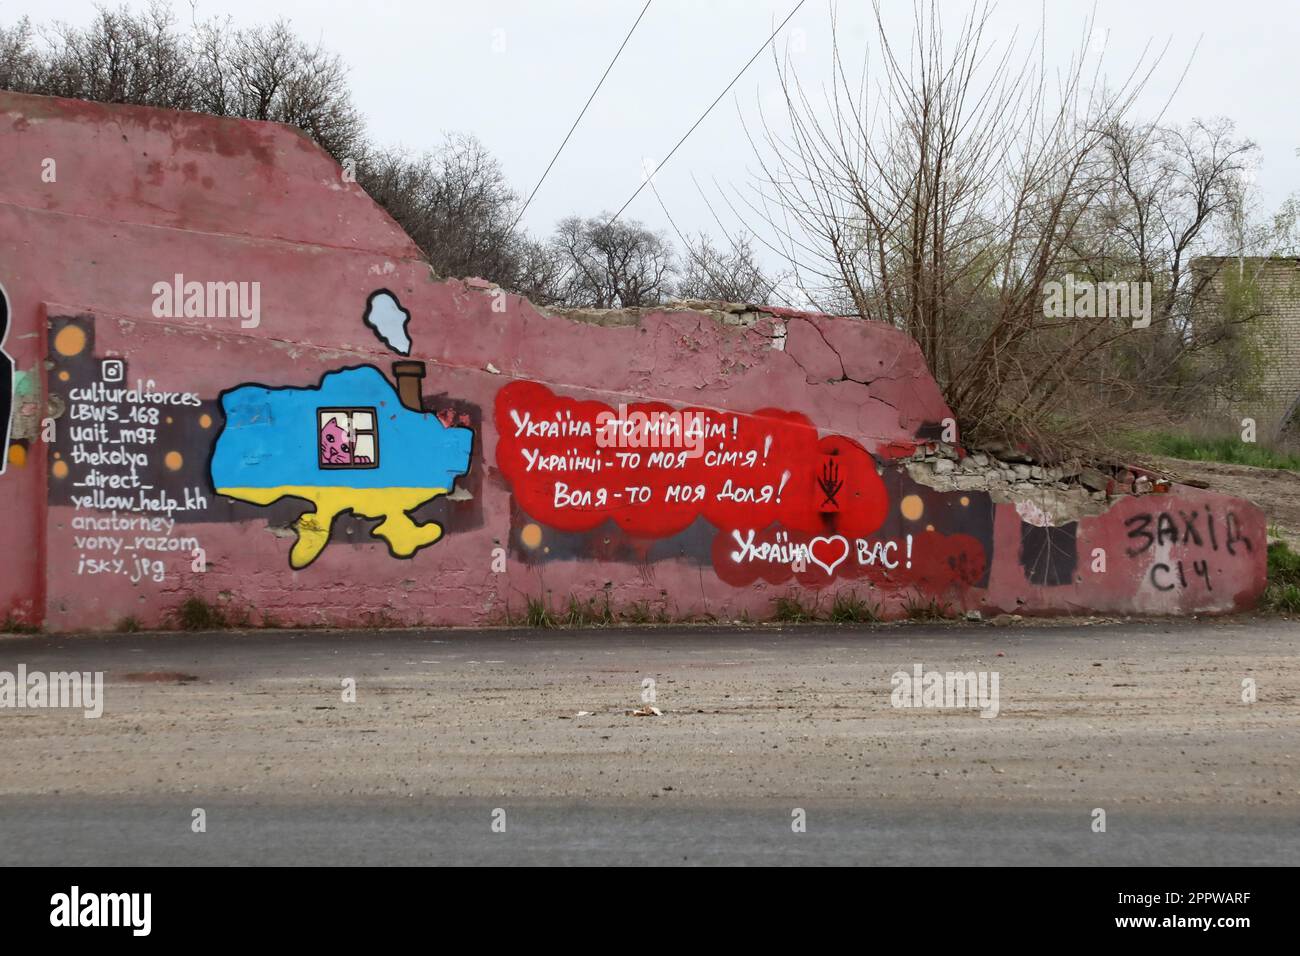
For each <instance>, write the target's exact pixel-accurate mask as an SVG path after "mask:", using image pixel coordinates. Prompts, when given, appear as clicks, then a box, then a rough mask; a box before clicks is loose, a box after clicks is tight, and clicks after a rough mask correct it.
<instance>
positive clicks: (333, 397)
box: [211, 289, 474, 569]
mask: <svg viewBox="0 0 1300 956" xmlns="http://www.w3.org/2000/svg"><path fill="white" fill-rule="evenodd" d="M409 319H410V313H408V312H407V311H406V310H405V309H403V308H402V307H401V305H400V303H399V302H398V301H397V298H396V296H394V295H393V294H392V293H391V292H388V291H387V290H383V289H381V290H378V291H376V292H374V293H372V294H371V295H370V297H369V299H368V300H367V302H366V310H365V314H364V321H365V323H366V325H367V326H368V327H370V329H371V330H372V331H373V332H374V333H375V335H376V336H377V337H378V338H379V339H380V340H381V341H382V342H384V344H385V345H387V346H388V348H390V349H391V350H392V351H394V352H397V353H398V354H400V355H407V354H409V353H410V348H411V342H410V339H409V337H408V336H407V333H406V325H407V322H408V321H409ZM395 369H397V370H398V372H399V387H394V385H393V384H392V383H390V382H389V380H388V379H387V378H386V377H385V376H384V374H383V373H382V372H381V371H379V369H377V368H375V367H374V366H371V365H359V366H354V367H350V368H344V369H338V370H336V371H332V372H327V373H325V374H324V375H323V376H322V378H321V381H320V384H319V385H317V386H314V387H306V388H302V387H292V386H282V387H275V388H273V387H269V386H265V385H255V384H250V385H240V386H238V387H236V388H232V389H229V390H227V391H225V392H223V393H222V394H221V399H220V404H221V411H222V413H223V414H224V416H225V425H224V427H223V428H222V429H221V431H220V433H219V434H218V435H217V438H216V445H215V448H214V449H213V453H212V464H211V477H212V485H213V487H214V488H215V489H216V491H217V493H218V494H220V495H224V496H226V497H228V498H233V499H235V500H237V501H245V502H249V503H251V504H255V505H270V504H272V503H274V502H277V501H279V500H281V499H283V498H299V499H302V500H304V501H307V502H309V503H311V505H312V506H313V509H312V510H310V511H308V512H306V513H304V514H302V515H301V516H299V518H298V519H297V520H296V521H295V522H294V525H293V527H294V531H295V533H296V535H297V540H296V541H295V543H294V545H293V548H292V550H291V551H290V552H289V564H290V566H291V567H293V568H294V569H300V568H305V567H307V566H308V565H309V564H311V563H312V562H313V561H315V560H316V558H317V557H319V556H320V554H321V552H322V551H323V550H324V549H325V546H326V544H327V543H328V542H329V538H330V531H331V530H332V528H333V527H334V522H335V519H336V518H337V517H338V516H339V515H340V514H342V513H344V512H352V513H353V514H356V515H360V516H362V517H366V518H379V519H382V520H381V521H380V523H379V524H378V525H377V526H375V528H374V529H373V531H372V532H371V534H372V535H373V536H374V537H377V538H382V539H383V540H384V541H385V542H386V543H387V544H388V548H389V551H390V552H391V553H392V555H393V556H394V557H398V558H409V557H411V556H412V555H413V554H415V553H416V552H417V551H419V550H420V549H421V548H424V547H427V546H428V545H431V544H433V543H434V542H435V541H437V540H438V539H439V538H441V537H442V530H443V529H442V526H441V525H440V524H438V523H437V522H435V521H428V522H424V523H417V522H416V521H415V520H414V519H413V518H412V517H411V512H413V511H415V510H416V509H417V508H419V507H420V506H421V505H423V504H425V503H426V502H429V501H432V500H433V499H434V498H437V497H439V496H441V495H446V494H448V493H449V492H450V491H451V489H452V487H453V486H454V484H455V482H456V479H457V478H458V477H461V476H463V475H465V474H466V473H467V472H468V471H469V465H470V452H471V449H472V447H473V444H474V433H473V431H472V430H471V429H469V428H465V427H461V426H459V425H453V424H451V423H450V422H447V421H444V420H443V419H442V418H439V417H438V416H436V415H434V414H432V413H429V412H426V411H425V410H424V408H423V406H422V404H421V399H420V396H419V386H418V382H419V380H420V379H421V378H423V374H424V373H423V365H422V364H421V363H418V362H416V363H413V362H401V363H397V364H396V366H395ZM401 373H407V375H406V381H405V382H403V381H402V378H401V377H400V375H401ZM410 373H414V379H412V377H411V374H410ZM412 381H414V383H415V384H414V386H413V387H412ZM399 389H402V390H399Z"/></svg>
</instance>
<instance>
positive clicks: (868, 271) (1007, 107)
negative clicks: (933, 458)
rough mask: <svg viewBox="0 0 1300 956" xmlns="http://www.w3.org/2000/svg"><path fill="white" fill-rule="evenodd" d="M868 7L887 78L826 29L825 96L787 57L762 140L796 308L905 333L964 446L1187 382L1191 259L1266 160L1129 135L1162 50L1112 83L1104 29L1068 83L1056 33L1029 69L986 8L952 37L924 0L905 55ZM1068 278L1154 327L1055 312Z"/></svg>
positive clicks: (1208, 144)
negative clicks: (1134, 293)
mask: <svg viewBox="0 0 1300 956" xmlns="http://www.w3.org/2000/svg"><path fill="white" fill-rule="evenodd" d="M873 6H874V8H875V31H874V32H875V36H874V38H873V39H874V43H873V44H872V47H873V48H874V49H873V52H874V53H875V54H877V55H878V61H877V64H876V65H877V69H876V70H874V71H871V70H868V68H867V67H866V66H865V65H864V67H863V69H862V71H861V73H860V74H855V73H852V72H851V71H850V68H849V65H848V63H847V62H846V58H845V57H844V56H843V54H842V50H841V46H840V42H839V39H840V38H839V37H838V35H837V30H836V24H835V20H834V15H832V38H833V41H834V44H833V54H832V73H833V81H832V82H831V83H830V85H829V87H828V88H827V89H826V90H824V91H823V95H822V96H820V97H815V96H813V95H812V94H810V92H809V91H808V90H807V89H806V88H805V87H804V85H803V84H802V83H801V81H800V78H799V77H798V76H797V75H796V74H795V73H794V71H793V69H792V68H791V65H790V62H789V60H786V61H781V60H779V59H778V60H777V61H776V67H777V75H778V77H779V79H780V83H781V90H782V94H783V98H784V109H783V115H782V116H781V117H780V119H781V122H780V123H778V122H776V121H775V120H770V119H769V117H767V116H762V117H761V123H760V126H759V129H758V131H757V132H755V131H753V130H750V140H751V144H752V145H753V147H754V152H755V155H756V157H757V158H758V161H759V163H760V166H761V176H760V182H759V185H758V187H757V189H756V191H755V193H754V195H753V196H751V197H744V198H742V201H741V203H742V205H743V207H744V208H743V210H741V211H740V212H741V215H742V218H745V219H747V220H749V221H753V220H757V221H758V222H759V223H760V224H761V225H762V226H763V227H764V228H763V229H762V232H763V233H764V234H765V235H771V236H774V237H775V239H774V240H773V242H772V248H774V249H775V250H776V251H778V252H779V253H780V254H781V256H782V257H783V258H784V260H785V261H786V262H788V263H789V266H790V268H791V270H792V271H793V277H794V285H795V286H796V288H797V289H798V291H799V294H801V295H802V296H803V297H804V298H805V299H806V300H807V301H808V302H809V303H810V304H811V305H812V306H813V307H815V308H818V309H821V310H822V311H828V312H833V313H839V314H850V315H857V316H860V317H862V318H864V319H869V320H876V321H881V322H886V323H890V324H892V325H895V326H897V327H899V328H901V329H904V330H906V331H907V332H908V333H909V334H910V335H911V336H912V337H913V338H915V339H916V341H917V342H918V343H919V345H920V347H921V350H922V352H923V353H924V355H925V358H926V360H927V362H928V363H929V365H930V367H931V368H932V369H933V371H934V373H935V375H936V377H937V378H938V380H939V382H940V384H941V386H942V387H943V389H944V392H945V395H946V397H947V399H948V402H949V404H950V405H951V406H952V408H953V410H954V411H955V413H956V414H957V415H958V418H959V421H960V422H961V424H962V426H963V431H964V433H965V435H966V437H967V438H968V439H975V440H978V439H980V438H981V437H987V438H992V437H1004V436H1006V435H1007V434H1008V433H1014V434H1015V436H1016V437H1017V438H1022V437H1025V436H1026V435H1028V436H1029V437H1030V438H1034V437H1035V436H1037V437H1038V438H1039V439H1040V440H1041V441H1043V442H1046V441H1047V439H1048V437H1049V436H1052V437H1055V438H1056V439H1058V440H1063V441H1067V442H1068V441H1072V440H1075V439H1079V440H1082V439H1083V438H1084V437H1086V433H1088V432H1089V431H1092V432H1094V433H1095V432H1096V431H1097V428H1098V426H1101V427H1102V428H1103V429H1104V427H1105V424H1106V420H1107V418H1108V417H1109V416H1107V415H1106V414H1105V413H1104V412H1105V410H1106V409H1107V408H1109V409H1111V410H1112V412H1115V413H1118V412H1119V411H1120V410H1121V408H1122V406H1120V405H1119V404H1118V403H1119V402H1120V399H1121V396H1125V395H1127V396H1129V397H1130V398H1132V397H1133V396H1138V397H1142V398H1146V397H1149V396H1150V394H1151V390H1150V389H1149V388H1147V386H1148V385H1149V384H1151V383H1155V384H1161V383H1166V384H1167V383H1170V382H1175V381H1176V380H1177V379H1178V377H1179V376H1180V375H1185V374H1186V373H1187V370H1188V367H1189V366H1188V362H1187V360H1188V355H1189V353H1190V352H1193V351H1195V350H1196V349H1197V348H1198V347H1200V346H1202V345H1205V344H1207V343H1206V342H1205V341H1198V338H1197V336H1196V335H1195V334H1193V329H1192V323H1191V320H1190V311H1189V309H1188V307H1187V304H1188V302H1189V301H1190V298H1191V297H1192V293H1193V291H1194V290H1193V289H1192V284H1193V283H1194V281H1196V280H1194V279H1193V278H1192V277H1191V276H1190V275H1189V270H1188V261H1189V257H1190V255H1191V254H1192V252H1193V251H1194V250H1195V249H1197V248H1198V243H1201V242H1203V240H1205V238H1206V236H1207V234H1208V230H1209V229H1210V227H1211V226H1217V225H1224V226H1226V225H1228V224H1230V223H1231V221H1232V217H1233V214H1234V210H1235V208H1236V207H1237V205H1238V204H1239V196H1238V194H1237V186H1238V184H1239V180H1240V177H1241V173H1242V170H1243V168H1244V165H1245V163H1246V161H1247V160H1248V158H1249V155H1250V153H1251V152H1252V150H1253V146H1252V145H1251V144H1249V143H1246V142H1240V141H1238V140H1236V139H1234V138H1233V136H1232V130H1231V127H1230V126H1227V125H1224V124H1196V125H1195V126H1193V127H1192V128H1189V129H1184V130H1180V129H1173V128H1169V129H1162V128H1160V127H1158V126H1156V125H1154V124H1148V125H1137V124H1134V123H1132V122H1130V121H1129V119H1128V116H1129V113H1130V112H1131V110H1132V106H1133V103H1134V100H1135V98H1136V96H1137V95H1138V93H1139V92H1140V91H1141V90H1142V89H1143V88H1144V86H1145V85H1146V84H1147V82H1148V80H1149V78H1150V77H1151V74H1152V72H1153V70H1154V69H1155V68H1156V66H1157V65H1158V64H1159V63H1160V62H1161V59H1162V57H1163V52H1161V51H1152V50H1151V48H1150V47H1148V48H1147V50H1146V51H1145V52H1144V54H1143V56H1142V57H1141V58H1140V60H1139V63H1138V65H1137V66H1136V67H1135V68H1134V69H1133V70H1132V71H1131V72H1129V73H1128V75H1127V76H1126V77H1125V78H1124V79H1123V80H1122V81H1121V82H1120V83H1119V84H1118V86H1116V87H1113V88H1107V87H1106V86H1105V85H1104V84H1103V82H1102V80H1101V74H1100V56H1095V55H1094V51H1092V50H1091V49H1090V39H1089V38H1090V37H1091V36H1092V35H1093V30H1092V23H1091V22H1088V23H1085V24H1084V27H1083V36H1084V39H1083V40H1082V41H1081V43H1080V45H1079V47H1078V49H1077V51H1076V53H1075V55H1074V57H1073V58H1072V60H1071V62H1070V63H1069V64H1067V65H1066V66H1065V67H1064V68H1061V69H1059V70H1058V69H1057V67H1056V66H1055V65H1049V64H1048V63H1047V62H1046V59H1045V57H1044V55H1043V50H1042V45H1041V44H1042V39H1041V37H1040V38H1039V39H1038V40H1037V43H1036V45H1035V48H1034V49H1033V50H1030V51H1029V52H1027V53H1025V54H1020V53H1018V52H1017V46H1016V44H1015V42H1014V39H1012V40H1008V41H1006V42H1004V43H1003V42H998V41H995V40H993V39H991V37H990V29H991V27H990V8H989V7H988V6H982V7H979V8H977V9H976V10H975V11H973V12H972V13H971V14H970V15H969V16H968V17H966V18H965V19H963V20H962V22H961V23H960V26H959V28H958V29H957V30H956V31H955V33H951V32H946V31H945V28H944V25H943V22H942V19H941V17H940V14H939V12H938V7H937V5H934V4H929V5H927V4H924V3H920V2H918V3H917V4H916V5H915V8H914V10H915V17H914V19H915V30H914V34H913V40H912V44H911V48H910V49H902V48H899V47H898V45H897V44H896V42H895V38H893V37H891V36H890V35H888V34H887V32H886V29H885V26H884V23H883V21H882V16H881V10H880V5H879V3H878V2H877V3H875V4H873ZM1090 64H1091V66H1090ZM855 76H856V77H857V78H856V79H854V77H855ZM734 208H736V207H735V205H733V209H734ZM1067 274H1075V275H1078V276H1079V277H1080V278H1085V277H1088V278H1094V279H1096V280H1098V281H1105V280H1119V279H1124V280H1133V281H1139V282H1146V281H1150V282H1151V283H1152V285H1153V292H1154V293H1155V295H1156V296H1157V300H1156V303H1155V309H1154V316H1153V320H1152V322H1151V324H1150V326H1149V327H1139V328H1134V326H1133V323H1132V321H1131V320H1130V318H1129V317H1127V316H1125V317H1116V316H1113V315H1110V316H1078V317H1075V316H1071V317H1068V318H1054V317H1049V316H1047V315H1045V309H1044V288H1045V285H1046V284H1047V283H1049V282H1053V281H1060V280H1062V279H1063V278H1064V277H1065V276H1066V275H1067ZM1147 363H1155V367H1154V368H1150V367H1145V366H1146V365H1147ZM1153 373H1154V374H1153ZM1107 403H1109V404H1107ZM1084 408H1086V409H1087V410H1088V414H1086V415H1079V414H1077V413H1076V410H1078V409H1084Z"/></svg>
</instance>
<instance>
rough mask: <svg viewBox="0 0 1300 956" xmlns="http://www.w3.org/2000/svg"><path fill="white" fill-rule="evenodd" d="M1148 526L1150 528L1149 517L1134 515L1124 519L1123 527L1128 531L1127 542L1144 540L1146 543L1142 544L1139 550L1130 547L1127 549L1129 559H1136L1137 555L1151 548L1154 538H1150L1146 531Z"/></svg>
mask: <svg viewBox="0 0 1300 956" xmlns="http://www.w3.org/2000/svg"><path fill="white" fill-rule="evenodd" d="M1150 526H1151V516H1150V515H1134V516H1133V517H1131V518H1127V519H1125V521H1124V527H1126V528H1128V529H1129V532H1128V537H1129V540H1138V539H1145V540H1146V543H1145V544H1143V545H1142V547H1140V548H1132V547H1130V548H1129V549H1128V556H1129V557H1130V558H1136V557H1137V556H1138V555H1139V554H1141V553H1142V552H1143V551H1145V550H1146V549H1147V548H1149V547H1151V545H1153V544H1154V543H1155V538H1154V537H1152V535H1151V532H1150V531H1148V530H1147V529H1148V528H1149V527H1150Z"/></svg>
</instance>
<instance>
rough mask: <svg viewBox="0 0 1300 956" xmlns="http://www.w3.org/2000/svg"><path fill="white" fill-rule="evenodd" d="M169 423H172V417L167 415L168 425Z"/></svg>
mask: <svg viewBox="0 0 1300 956" xmlns="http://www.w3.org/2000/svg"><path fill="white" fill-rule="evenodd" d="M171 423H172V417H171V416H170V415H168V416H167V424H168V425H170V424H171Z"/></svg>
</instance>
